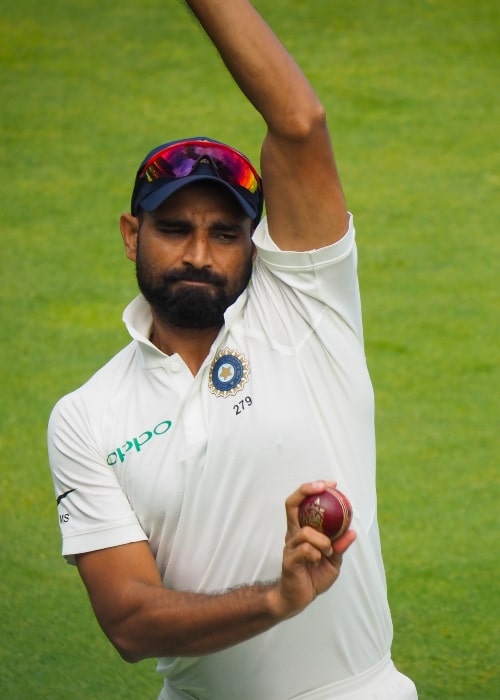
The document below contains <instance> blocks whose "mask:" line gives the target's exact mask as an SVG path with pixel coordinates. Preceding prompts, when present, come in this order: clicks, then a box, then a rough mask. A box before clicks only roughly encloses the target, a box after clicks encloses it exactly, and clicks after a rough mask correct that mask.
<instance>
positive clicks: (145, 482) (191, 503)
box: [49, 220, 392, 700]
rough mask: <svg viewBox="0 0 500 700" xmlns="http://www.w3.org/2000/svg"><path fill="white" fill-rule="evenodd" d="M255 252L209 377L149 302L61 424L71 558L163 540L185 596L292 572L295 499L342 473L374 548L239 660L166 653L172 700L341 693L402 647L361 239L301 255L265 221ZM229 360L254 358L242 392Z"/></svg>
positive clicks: (363, 547)
mask: <svg viewBox="0 0 500 700" xmlns="http://www.w3.org/2000/svg"><path fill="white" fill-rule="evenodd" d="M254 241H255V243H256V245H257V248H258V253H259V254H258V256H257V260H256V263H255V267H254V272H253V276H252V281H251V283H250V285H249V288H248V289H247V290H246V291H245V292H244V293H243V294H242V295H241V297H240V298H239V299H238V300H237V301H236V303H235V304H234V305H233V306H232V307H231V308H229V309H228V311H227V312H226V319H225V320H226V322H225V326H224V328H223V329H222V330H221V332H220V333H219V336H218V337H217V339H216V341H215V342H214V344H213V347H212V349H211V352H210V353H209V356H208V357H207V359H206V361H205V363H204V364H203V366H202V368H201V369H200V371H199V372H198V374H197V375H196V376H195V377H193V376H192V375H191V373H190V372H189V370H188V368H187V367H186V365H185V364H184V362H183V361H182V359H181V358H180V357H179V356H178V355H173V356H171V357H168V356H166V355H164V354H163V353H161V352H160V351H159V350H158V349H157V348H156V347H155V346H153V345H152V344H151V343H150V342H149V340H148V338H149V333H150V327H151V317H150V313H149V308H148V306H147V304H146V302H145V301H144V299H143V298H142V297H138V298H137V299H136V300H134V301H133V302H132V303H131V304H130V305H129V307H128V308H127V309H126V311H125V314H124V320H125V322H126V324H127V327H128V329H129V332H130V333H131V335H132V338H133V340H132V342H131V343H130V344H129V345H128V346H127V347H126V348H124V349H123V350H122V351H121V352H120V353H119V354H118V355H116V356H115V357H114V358H113V359H112V360H111V361H110V362H109V363H108V364H107V365H106V366H105V367H103V368H102V369H101V370H100V371H99V372H98V373H97V374H96V375H95V376H94V377H93V378H92V379H91V380H90V381H89V382H87V384H85V385H84V386H83V387H81V388H80V389H78V390H77V391H76V392H73V393H72V394H70V395H68V396H66V397H64V398H63V399H62V400H61V401H60V402H59V403H58V405H57V406H56V408H55V409H54V411H53V414H52V416H51V421H50V427H49V452H50V461H51V467H52V470H53V475H54V482H55V488H56V493H57V496H58V497H60V496H61V495H62V494H65V493H66V492H69V491H71V490H72V489H74V491H71V492H70V493H68V494H67V495H66V496H64V497H63V498H62V500H60V503H59V519H60V523H61V529H62V534H63V554H64V556H65V557H66V558H67V559H68V560H69V561H72V560H73V556H74V554H75V553H79V552H84V551H91V550H94V549H100V548H103V547H109V546H114V545H118V544H124V543H126V542H131V541H137V540H141V539H147V540H148V541H149V544H150V546H151V549H152V551H153V553H154V555H155V557H156V561H157V564H158V568H159V570H160V572H161V575H162V578H163V581H164V584H165V586H167V587H169V588H172V589H177V590H194V591H199V592H206V593H211V592H215V591H222V590H224V589H226V588H229V587H233V586H236V585H239V584H245V583H251V582H255V581H267V580H271V579H275V578H277V577H278V576H279V574H280V564H281V554H282V548H283V541H284V534H285V511H284V501H285V498H286V497H287V496H288V495H289V494H290V493H291V492H292V491H294V490H295V489H296V488H297V486H299V485H300V484H301V483H302V482H305V481H313V480H316V479H335V480H337V481H338V484H339V488H340V489H341V490H343V491H344V492H345V493H346V494H347V495H348V496H349V498H350V499H351V501H352V504H353V507H354V520H353V527H354V528H355V529H356V530H357V532H358V539H357V541H356V543H355V545H353V547H352V548H351V549H350V550H349V552H348V553H347V554H346V556H345V558H344V564H343V569H342V574H341V576H340V578H339V580H338V581H337V582H336V584H335V585H334V586H333V587H332V588H331V589H330V590H329V591H328V592H327V593H326V594H324V595H322V596H320V597H319V598H317V599H316V601H315V602H314V603H313V604H312V605H311V606H309V607H308V608H307V609H306V610H305V611H303V612H302V613H301V614H300V615H298V616H296V617H295V618H293V619H291V620H288V621H287V622H285V623H282V624H281V625H278V626H277V627H275V628H274V629H272V630H270V631H268V632H266V633H264V634H261V635H259V636H258V637H256V638H254V639H252V640H250V641H248V642H244V643H241V644H238V645H236V646H234V647H233V648H231V649H228V650H227V651H223V652H219V653H216V654H211V655H208V656H205V657H201V658H181V659H174V658H165V659H160V660H159V665H158V670H159V672H160V673H161V674H162V675H164V676H165V677H167V678H168V681H167V685H166V688H167V687H168V688H170V689H171V690H170V691H168V692H167V691H165V693H166V695H163V696H162V697H165V698H169V700H170V699H171V700H174V699H177V698H192V697H195V698H200V699H201V698H207V699H211V700H234V699H235V698H238V700H285V699H292V698H299V697H307V698H311V699H312V698H315V699H316V700H319V699H321V698H327V697H328V698H329V697H337V695H332V696H330V695H329V690H328V689H329V688H331V687H333V686H335V684H337V683H342V682H346V681H347V680H349V679H352V678H353V677H356V676H357V675H359V674H362V673H364V672H366V671H367V670H368V669H370V668H372V667H374V666H375V665H376V664H378V663H380V662H381V660H383V659H385V658H386V657H387V655H388V654H389V650H390V645H391V638H392V626H391V619H390V613H389V609H388V605H387V599H386V585H385V577H384V570H383V564H382V559H381V554H380V546H379V535H378V529H377V517H376V494H375V441H374V426H373V423H374V418H373V396H372V388H371V383H370V380H369V376H368V372H367V368H366V363H365V357H364V350H363V337H362V327H361V310H360V303H359V293H358V283H357V276H356V248H355V244H354V229H353V228H352V224H351V227H350V229H349V232H348V233H347V234H346V236H345V237H344V238H343V239H342V240H341V241H339V242H338V243H336V244H334V245H332V246H330V247H327V248H323V249H321V250H317V251H312V252H309V253H296V252H290V253H287V252H281V251H279V250H278V249H277V248H276V246H275V245H274V244H273V242H272V241H271V239H270V237H269V234H268V231H267V224H266V222H265V220H264V221H263V222H261V224H260V226H259V228H258V229H257V231H256V233H255V236H254ZM221 351H226V354H228V355H230V356H231V357H233V358H234V357H239V360H235V362H236V364H237V365H238V362H239V369H241V371H242V379H241V382H240V384H238V385H237V387H236V389H234V390H232V391H225V390H224V386H226V385H225V384H224V381H225V378H226V377H227V376H228V375H229V374H230V373H231V371H232V370H231V367H232V365H231V364H230V363H229V364H228V365H224V366H223V367H222V369H221V375H220V377H219V379H217V378H214V375H213V373H212V369H211V366H212V363H213V362H214V358H215V359H216V358H217V353H218V352H219V353H220V352H221ZM222 354H224V352H222ZM230 359H231V358H230ZM231 361H232V360H231ZM215 384H216V385H217V386H215ZM217 387H219V388H217ZM221 387H222V388H221ZM325 689H326V690H325ZM325 693H326V694H325ZM339 697H344V696H339ZM366 697H368V696H366ZM373 697H375V696H373Z"/></svg>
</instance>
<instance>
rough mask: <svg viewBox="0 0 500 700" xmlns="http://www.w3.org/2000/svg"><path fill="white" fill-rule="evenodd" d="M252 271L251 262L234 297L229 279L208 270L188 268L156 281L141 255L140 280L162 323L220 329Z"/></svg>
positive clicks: (138, 260) (137, 271)
mask: <svg viewBox="0 0 500 700" xmlns="http://www.w3.org/2000/svg"><path fill="white" fill-rule="evenodd" d="M251 269H252V262H251V261H250V262H249V266H248V268H247V269H246V270H245V275H244V279H242V280H241V284H240V285H237V289H236V290H235V292H234V293H233V294H231V293H228V281H227V278H226V277H223V276H221V275H217V274H215V273H213V272H210V271H209V270H205V269H201V270H198V269H195V268H186V269H183V270H179V271H174V272H169V273H166V274H164V275H163V276H162V277H160V278H159V279H155V278H153V276H152V275H151V274H150V273H149V272H148V271H147V270H146V269H145V266H144V265H143V264H142V260H141V257H140V255H138V256H137V263H136V276H137V283H138V285H139V289H140V290H141V292H142V294H143V296H144V298H145V299H146V300H147V301H148V302H149V304H150V305H151V307H152V308H153V309H154V311H155V313H156V315H157V316H158V318H159V319H160V320H162V321H164V322H165V323H167V324H169V325H172V326H176V327H177V328H200V329H201V328H214V327H218V328H219V327H220V326H222V324H223V323H224V312H225V311H226V309H227V308H228V306H230V305H231V304H232V303H233V302H234V301H236V299H237V298H238V297H239V295H240V294H241V292H242V291H243V289H244V288H245V287H246V285H247V284H248V280H249V279H250V274H251ZM179 280H186V281H190V282H203V283H205V284H210V285H211V287H210V288H207V287H198V286H196V287H194V286H188V285H182V284H179Z"/></svg>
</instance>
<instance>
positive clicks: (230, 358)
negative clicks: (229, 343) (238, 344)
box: [208, 348, 250, 397]
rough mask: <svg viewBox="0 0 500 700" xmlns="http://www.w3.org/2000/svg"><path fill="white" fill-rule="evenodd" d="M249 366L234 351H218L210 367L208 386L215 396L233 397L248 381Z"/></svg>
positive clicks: (240, 355) (242, 356) (246, 361)
mask: <svg viewBox="0 0 500 700" xmlns="http://www.w3.org/2000/svg"><path fill="white" fill-rule="evenodd" d="M249 375H250V365H249V362H248V360H247V359H246V357H245V356H244V355H242V354H241V353H239V352H236V350H230V349H229V348H224V350H219V352H218V353H217V355H216V356H215V357H214V360H213V362H212V365H211V367H210V374H209V379H208V386H209V388H210V391H211V392H212V394H215V395H216V396H223V397H226V396H234V395H235V394H237V393H238V391H241V390H242V389H243V387H244V386H245V384H246V383H247V381H248V377H249Z"/></svg>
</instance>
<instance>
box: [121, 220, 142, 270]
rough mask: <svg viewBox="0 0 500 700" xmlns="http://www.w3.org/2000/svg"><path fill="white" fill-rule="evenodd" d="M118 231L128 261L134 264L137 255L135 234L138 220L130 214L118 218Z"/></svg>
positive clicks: (137, 229) (137, 228)
mask: <svg viewBox="0 0 500 700" xmlns="http://www.w3.org/2000/svg"><path fill="white" fill-rule="evenodd" d="M120 231H121V234H122V238H123V243H124V244H125V253H126V255H127V258H128V259H129V260H133V261H134V262H135V259H136V255H137V234H138V233H139V219H138V218H137V217H136V216H132V214H122V215H121V216H120Z"/></svg>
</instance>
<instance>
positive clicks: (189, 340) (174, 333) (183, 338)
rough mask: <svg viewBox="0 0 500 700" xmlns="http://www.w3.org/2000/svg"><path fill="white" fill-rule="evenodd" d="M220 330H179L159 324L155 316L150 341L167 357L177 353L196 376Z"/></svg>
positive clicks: (162, 323) (217, 328) (175, 327)
mask: <svg viewBox="0 0 500 700" xmlns="http://www.w3.org/2000/svg"><path fill="white" fill-rule="evenodd" d="M219 330H220V328H219V327H215V328H179V327H177V326H170V325H168V324H165V323H164V322H163V321H162V322H159V321H158V319H157V318H155V316H154V315H153V329H152V332H151V336H150V340H151V342H152V343H153V345H156V347H157V348H158V349H159V350H161V351H162V352H164V353H165V354H166V355H173V354H175V353H177V354H178V355H179V356H180V357H181V358H182V359H183V361H184V362H185V364H186V365H187V367H189V369H190V370H191V373H192V374H193V376H194V375H196V374H197V373H198V370H199V369H200V367H201V365H202V364H203V362H204V360H205V358H206V356H207V355H208V353H209V351H210V348H211V346H212V343H213V342H214V340H215V339H216V337H217V334H218V333H219Z"/></svg>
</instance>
